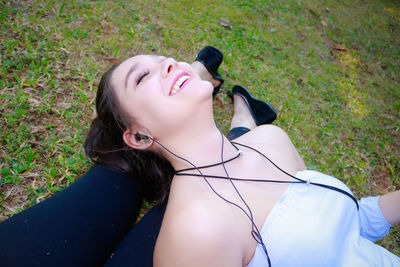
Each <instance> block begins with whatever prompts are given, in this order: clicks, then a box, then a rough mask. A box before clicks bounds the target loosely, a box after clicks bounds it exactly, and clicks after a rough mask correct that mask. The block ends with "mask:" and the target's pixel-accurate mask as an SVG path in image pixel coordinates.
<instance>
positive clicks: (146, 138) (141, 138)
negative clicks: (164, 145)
mask: <svg viewBox="0 0 400 267" xmlns="http://www.w3.org/2000/svg"><path fill="white" fill-rule="evenodd" d="M135 139H136V141H138V142H139V141H141V140H143V141H145V142H149V140H150V137H148V136H147V135H143V134H140V133H138V132H136V133H135Z"/></svg>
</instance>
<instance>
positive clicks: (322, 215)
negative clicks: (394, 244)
mask: <svg viewBox="0 0 400 267" xmlns="http://www.w3.org/2000/svg"><path fill="white" fill-rule="evenodd" d="M209 49H211V50H212V51H215V48H209ZM219 64H220V62H219V63H218V66H219ZM196 65H197V64H193V65H189V64H187V63H184V62H177V61H175V60H174V59H172V58H165V57H160V56H149V55H140V56H135V57H132V58H129V59H127V60H125V61H123V62H122V63H119V64H117V65H115V66H113V67H112V68H111V69H110V70H108V71H107V72H106V73H105V74H104V75H103V76H102V78H101V81H100V84H99V88H98V92H97V98H96V110H97V117H96V118H95V119H94V120H93V122H92V125H91V128H90V131H89V134H88V136H87V139H86V141H85V150H86V152H87V154H88V155H89V156H90V157H91V159H92V160H93V161H94V162H96V163H98V164H103V165H108V166H111V167H113V169H114V170H119V171H120V172H123V173H124V174H128V176H131V177H133V178H134V179H135V180H136V181H138V182H139V183H140V185H141V187H142V188H144V190H143V191H144V192H143V193H144V194H145V196H146V197H147V198H148V199H162V200H161V202H160V204H159V205H157V206H156V207H155V208H153V209H152V210H151V211H150V212H149V213H148V214H147V215H145V216H144V218H143V219H142V220H141V221H140V222H139V223H138V224H137V226H136V227H135V228H134V229H133V230H132V232H130V233H129V234H128V235H127V236H126V237H125V239H124V240H123V241H122V242H120V240H121V238H122V237H123V236H124V234H122V235H121V234H119V235H118V234H117V235H116V236H117V237H115V236H114V234H112V236H113V244H119V246H118V248H117V249H115V247H114V248H112V249H108V250H106V251H102V253H101V255H102V258H101V259H100V261H91V263H92V264H93V262H96V265H100V264H104V262H105V261H106V260H107V257H108V256H109V255H110V254H111V253H112V251H114V252H113V256H112V257H111V259H108V260H107V262H106V265H109V266H111V265H114V266H125V265H133V266H152V265H153V249H154V265H155V266H174V267H175V266H178V267H179V266H252V267H253V266H298V265H301V266H303V265H304V266H321V265H327V266H367V265H373V266H391V265H399V264H400V259H399V258H398V257H397V256H396V255H394V254H392V253H390V252H389V251H387V250H386V249H384V248H382V247H380V246H378V245H376V244H374V241H376V240H378V239H379V238H381V237H383V236H384V235H386V233H387V232H388V231H389V229H390V227H391V226H392V225H393V224H397V223H399V221H400V191H396V192H393V193H391V194H388V195H384V196H382V197H379V196H378V197H368V198H362V199H361V200H359V201H357V200H356V199H355V197H354V196H353V194H352V192H351V191H350V189H349V188H348V187H347V186H346V185H344V184H343V183H342V182H340V181H339V180H338V179H336V178H334V177H331V176H329V175H326V174H323V173H320V172H318V171H310V170H306V168H305V165H304V162H303V160H302V158H301V157H300V155H299V153H298V152H297V150H296V149H295V147H294V145H293V144H292V142H291V140H290V138H289V137H288V135H287V134H286V133H285V132H284V131H283V130H281V129H280V128H278V127H276V126H272V125H267V124H270V123H271V122H273V121H274V120H275V118H276V115H277V114H276V111H275V109H274V108H273V106H272V105H271V104H270V103H268V102H266V101H261V100H257V99H255V98H254V97H253V96H252V95H251V93H250V92H249V91H248V90H247V89H246V88H244V87H242V86H238V85H236V86H234V88H233V89H232V92H231V95H232V98H233V101H234V116H233V118H232V123H231V130H230V132H229V133H228V136H229V138H228V137H225V136H224V135H223V134H222V133H221V132H220V130H219V129H218V127H217V126H216V123H215V121H214V117H213V111H212V95H213V92H215V86H214V85H213V83H212V82H213V81H214V82H215V80H212V79H206V80H204V79H202V78H201V77H203V75H204V72H203V73H202V72H201V71H198V70H196V68H197V67H198V65H197V67H196ZM208 67H210V66H208V65H207V64H206V65H204V66H203V71H204V70H205V73H206V74H205V75H206V76H207V75H211V74H210V73H211V72H209V73H208V74H207V70H208ZM217 69H218V68H217ZM211 76H212V77H214V76H215V75H214V76H213V75H211ZM214 78H215V79H217V80H218V79H219V78H218V77H217V76H215V77H214ZM213 88H214V89H213ZM116 176H117V178H118V177H119V176H120V174H117V175H116ZM110 177H111V176H110ZM119 178H121V177H119ZM125 178H126V177H125ZM92 180H93V179H92ZM123 180H124V179H123ZM124 181H127V180H124ZM110 187H111V189H113V190H114V189H115V190H114V191H116V192H114V195H112V196H113V197H112V200H114V198H115V199H118V196H115V195H118V193H119V192H120V191H119V190H116V189H120V188H121V187H122V188H124V183H122V182H121V183H118V184H114V183H112V184H111V185H110ZM74 188H75V189H71V190H75V191H78V192H79V193H78V194H79V195H82V191H81V190H82V187H80V188H79V187H78V186H77V187H74ZM76 188H79V189H76ZM88 188H89V189H88ZM93 188H94V187H90V186H87V188H86V190H88V191H90V192H95V193H99V194H100V197H97V198H101V199H102V200H104V199H105V200H106V202H108V201H107V197H109V194H108V193H107V192H106V191H104V190H103V191H101V192H97V191H96V189H93ZM83 192H85V190H84V191H83ZM104 192H105V193H104ZM83 195H85V194H83ZM128 195H129V196H132V195H131V194H130V193H128ZM134 195H135V194H134V193H133V196H134ZM66 198H68V191H67V192H66V193H65V192H64V201H65V199H66ZM130 201H134V200H131V199H127V200H126V202H124V201H122V204H118V205H122V206H124V207H125V205H126V206H129V205H130V204H131V202H130ZM94 202H97V201H94ZM136 202H137V200H136ZM47 203H53V204H50V205H49V204H45V205H42V207H43V206H45V207H46V205H48V206H52V207H53V208H54V207H56V208H57V210H59V209H60V208H59V207H60V205H59V204H58V201H56V198H53V199H49V201H48V202H47ZM54 203H55V204H54ZM79 204H80V203H79ZM118 205H116V206H113V207H111V208H110V210H111V211H110V212H109V213H107V214H110V216H109V217H108V216H103V217H102V218H99V220H96V219H93V218H96V214H97V213H98V212H94V215H91V216H93V218H92V217H91V216H89V217H90V218H85V212H82V210H80V212H75V211H73V212H71V214H76V213H77V214H79V216H78V217H79V218H78V219H77V221H83V222H84V223H83V228H82V229H86V230H87V231H84V230H80V232H82V236H85V237H88V236H89V238H85V240H89V242H88V243H89V245H88V246H89V247H90V248H92V247H93V248H97V247H98V242H99V241H98V240H102V241H103V243H108V242H104V241H105V240H106V239H105V238H102V236H103V235H105V236H106V235H110V234H109V233H110V231H111V230H115V229H114V228H119V227H118V226H119V224H118V225H117V226H116V224H115V222H116V219H114V214H113V213H112V211H119V210H120V209H121V208H120V207H119V206H118ZM61 206H62V205H61ZM73 206H78V207H77V208H78V209H79V208H80V207H81V206H83V205H82V204H80V205H73ZM38 209H39V210H41V211H42V212H43V210H48V209H41V208H40V207H39V208H38ZM98 209H99V210H101V205H100V206H99V207H98ZM57 210H56V211H57ZM51 211H52V212H53V211H54V209H52V210H51ZM52 212H51V214H54V213H52ZM164 212H165V215H164ZM100 213H101V212H100ZM36 214H38V213H36ZM56 214H57V213H56ZM68 215H69V214H68ZM39 217H42V216H39ZM97 217H98V216H97ZM133 217H134V216H133ZM13 218H14V217H13ZM15 218H16V220H15V221H17V222H18V223H19V224H18V225H21V224H22V227H24V226H25V229H28V230H29V229H30V225H31V224H30V221H32V220H31V217H28V218H26V217H23V216H17V217H15ZM68 218H69V216H68ZM118 218H119V221H122V222H123V219H121V216H119V217H118ZM86 219H89V221H87V220H86ZM161 221H162V224H161ZM39 222H40V220H39ZM129 222H130V221H129ZM39 224H40V223H39ZM3 225H5V226H4V227H3ZM9 225H13V223H12V221H11V220H10V223H8V222H6V223H5V224H2V225H0V234H2V233H6V232H7V229H9V227H10V226H9ZM14 225H17V224H16V223H15V224H14ZM26 225H28V227H26ZM40 225H46V224H40ZM93 225H94V226H96V227H94V226H93ZM97 226H99V227H97ZM85 227H86V228H85ZM160 227H161V229H160ZM110 229H111V230H110ZM42 232H43V231H42ZM34 233H38V231H36V230H35V231H34ZM39 233H40V231H39ZM88 233H89V234H88ZM158 234H159V235H158ZM73 235H76V233H74V234H73ZM73 235H72V236H73ZM28 236H29V232H28ZM156 239H157V243H156V244H155V240H156ZM71 240H72V241H73V242H74V241H76V238H72V239H67V238H65V239H64V238H63V239H62V242H60V239H56V240H55V243H56V244H60V243H61V244H63V245H64V244H68V245H69V244H70V242H69V241H71ZM92 240H93V243H92V244H90V241H92ZM0 242H1V243H0V245H2V246H4V247H6V246H7V245H8V244H10V243H12V244H15V240H13V239H12V238H9V239H7V240H6V241H4V240H3V238H2V239H1V240H0ZM73 242H72V243H73ZM78 243H79V242H78ZM93 244H96V245H93ZM8 246H9V245H8ZM154 246H155V248H154ZM48 247H49V246H48V245H45V246H42V247H41V249H40V253H37V254H38V255H42V256H43V255H46V256H47V255H52V252H49V251H48ZM71 247H73V248H74V249H76V248H79V245H78V246H76V245H72V246H71ZM101 247H102V246H101ZM78 250H80V249H78ZM95 250H96V249H93V250H92V252H93V251H94V252H93V253H92V254H91V255H97V251H95ZM4 251H6V252H7V251H8V250H3V249H0V260H1V259H2V257H3V258H7V255H6V256H2V254H1V253H5V252H4ZM12 251H14V250H12ZM22 251H24V250H22ZM25 251H26V249H25ZM84 251H85V252H86V251H87V250H86V249H85V250H84ZM43 253H45V254H43ZM46 253H50V254H46ZM5 254H6V253H5ZM81 254H83V255H85V254H86V253H82V252H81ZM71 255H74V253H71ZM91 257H92V256H91ZM95 257H96V256H95ZM14 258H17V257H15V256H14ZM33 258H34V259H35V257H33ZM65 258H68V257H65ZM141 259H144V260H143V261H140V260H141ZM35 260H36V259H35ZM95 260H98V259H95ZM138 260H139V262H140V263H139V262H138ZM55 262H56V264H54V262H53V265H59V263H60V262H62V263H64V264H66V263H65V262H67V261H63V260H60V258H57V261H55ZM78 262H79V261H78ZM99 262H101V263H100V264H99Z"/></svg>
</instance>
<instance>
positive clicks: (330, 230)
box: [247, 170, 400, 267]
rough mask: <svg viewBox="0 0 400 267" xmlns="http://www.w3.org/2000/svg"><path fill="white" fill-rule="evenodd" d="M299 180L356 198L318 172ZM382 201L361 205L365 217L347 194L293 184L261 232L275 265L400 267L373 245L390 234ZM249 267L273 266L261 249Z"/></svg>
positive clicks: (395, 259) (300, 174) (399, 260)
mask: <svg viewBox="0 0 400 267" xmlns="http://www.w3.org/2000/svg"><path fill="white" fill-rule="evenodd" d="M296 176H297V177H298V178H301V179H303V180H307V179H310V180H311V182H317V183H323V184H328V185H332V186H335V187H338V188H341V189H343V190H346V191H347V192H349V193H351V191H350V189H349V188H348V187H347V186H346V185H345V184H343V183H342V182H341V181H339V180H338V179H336V178H334V177H332V176H329V175H326V174H323V173H320V172H317V171H309V170H307V171H301V172H298V173H297V175H296ZM377 201H378V198H376V197H375V198H366V199H362V200H360V201H359V203H360V204H359V205H360V212H359V211H358V210H357V206H356V204H355V202H354V201H353V200H352V199H350V198H349V197H348V196H346V195H344V194H342V193H339V192H336V191H333V190H330V189H325V188H321V187H318V186H315V185H307V184H290V185H289V186H288V188H287V189H286V191H285V192H284V193H283V195H282V196H281V198H280V199H279V201H278V202H277V204H276V205H275V206H274V208H273V209H272V210H271V212H270V214H269V215H268V217H267V218H266V220H265V222H264V225H263V226H262V228H261V236H262V238H263V241H264V244H265V245H266V247H267V251H268V254H269V257H270V260H271V265H272V266H273V267H277V266H285V267H288V266H324V267H328V266H351V267H354V266H400V258H399V257H397V256H396V255H394V254H393V253H391V252H389V251H388V250H386V249H385V248H383V247H381V246H378V245H376V244H374V243H373V242H371V241H370V240H376V239H379V238H380V237H382V236H383V235H385V234H386V233H387V231H388V230H389V228H390V224H389V223H388V222H387V221H386V220H385V218H384V217H383V215H382V213H381V211H380V209H379V206H378V203H377ZM361 228H362V230H361ZM367 238H368V239H367ZM247 266H248V267H258V266H268V262H267V258H266V255H265V253H264V250H263V249H262V246H261V245H257V248H256V251H255V253H254V257H253V259H252V260H251V261H250V263H249V264H248V265H247Z"/></svg>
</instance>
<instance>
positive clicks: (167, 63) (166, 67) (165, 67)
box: [162, 58, 177, 77]
mask: <svg viewBox="0 0 400 267" xmlns="http://www.w3.org/2000/svg"><path fill="white" fill-rule="evenodd" d="M176 63H177V62H176V61H175V60H174V59H173V58H167V59H165V60H164V62H163V64H162V75H163V76H164V77H166V76H168V74H170V73H171V72H172V70H173V69H174V68H175V67H176Z"/></svg>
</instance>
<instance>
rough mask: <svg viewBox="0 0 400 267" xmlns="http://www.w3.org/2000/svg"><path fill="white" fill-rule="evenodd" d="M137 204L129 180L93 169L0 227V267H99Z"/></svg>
mask: <svg viewBox="0 0 400 267" xmlns="http://www.w3.org/2000/svg"><path fill="white" fill-rule="evenodd" d="M141 203H142V198H141V194H140V188H139V186H138V185H137V184H136V183H135V182H134V180H133V179H132V178H131V177H128V176H127V175H126V174H123V173H118V172H116V171H114V170H112V169H110V168H107V167H104V166H101V165H95V166H94V167H92V168H91V169H90V170H89V172H88V173H87V174H85V175H84V176H83V177H82V178H80V179H79V180H77V181H76V182H75V183H73V184H72V185H70V186H69V187H68V188H66V189H64V190H63V191H61V192H59V193H57V194H56V195H54V196H53V197H51V198H48V199H46V200H45V201H43V202H41V203H39V204H37V205H34V206H32V207H30V208H28V209H26V210H24V211H22V212H20V213H18V214H16V215H14V216H12V217H11V218H9V219H7V220H5V221H3V222H2V223H0V266H101V265H103V264H104V262H105V261H106V260H107V259H108V258H109V256H110V255H111V253H112V252H113V251H114V250H115V248H116V247H117V246H118V244H119V243H120V242H121V240H122V239H123V237H124V236H125V235H126V233H128V232H129V231H130V230H131V228H132V225H133V224H134V223H135V221H136V217H137V215H138V212H139V209H140V207H141Z"/></svg>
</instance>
